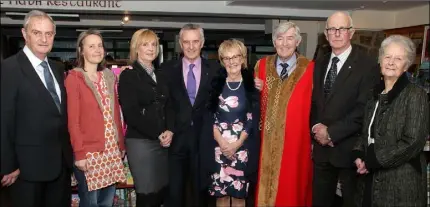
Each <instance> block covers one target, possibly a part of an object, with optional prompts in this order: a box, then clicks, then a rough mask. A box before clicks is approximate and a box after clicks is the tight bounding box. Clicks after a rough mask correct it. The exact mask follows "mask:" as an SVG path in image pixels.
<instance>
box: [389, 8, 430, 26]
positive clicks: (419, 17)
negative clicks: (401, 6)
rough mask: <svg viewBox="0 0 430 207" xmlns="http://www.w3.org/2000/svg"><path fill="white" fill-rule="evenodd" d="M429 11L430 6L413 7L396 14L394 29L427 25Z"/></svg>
mask: <svg viewBox="0 0 430 207" xmlns="http://www.w3.org/2000/svg"><path fill="white" fill-rule="evenodd" d="M429 10H430V6H429V4H427V5H424V6H420V7H414V8H410V9H405V10H401V11H399V12H396V14H395V20H396V25H395V26H396V27H395V28H401V27H409V26H416V25H422V24H429V18H430V17H429V15H430V14H429Z"/></svg>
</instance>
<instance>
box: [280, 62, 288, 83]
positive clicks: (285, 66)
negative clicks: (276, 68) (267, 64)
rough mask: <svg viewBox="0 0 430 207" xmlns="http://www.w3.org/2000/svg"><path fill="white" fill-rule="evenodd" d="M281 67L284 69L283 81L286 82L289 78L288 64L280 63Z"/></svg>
mask: <svg viewBox="0 0 430 207" xmlns="http://www.w3.org/2000/svg"><path fill="white" fill-rule="evenodd" d="M279 65H281V67H282V71H281V75H280V76H281V79H282V80H284V79H285V78H288V71H287V68H288V63H280V64H279Z"/></svg>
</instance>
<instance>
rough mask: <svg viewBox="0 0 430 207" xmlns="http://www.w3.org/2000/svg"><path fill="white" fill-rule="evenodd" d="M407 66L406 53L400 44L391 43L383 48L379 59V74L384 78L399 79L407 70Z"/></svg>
mask: <svg viewBox="0 0 430 207" xmlns="http://www.w3.org/2000/svg"><path fill="white" fill-rule="evenodd" d="M407 65H408V64H407V56H406V51H405V49H404V48H403V47H402V46H401V45H400V44H397V43H394V42H393V43H391V44H389V45H387V46H386V47H385V49H384V54H383V55H382V57H381V59H380V66H381V73H382V75H383V76H384V78H389V79H393V78H394V79H397V78H399V77H400V76H401V75H402V74H403V73H404V72H406V71H407V70H408V68H407Z"/></svg>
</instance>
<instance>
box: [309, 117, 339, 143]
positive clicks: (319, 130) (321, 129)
mask: <svg viewBox="0 0 430 207" xmlns="http://www.w3.org/2000/svg"><path fill="white" fill-rule="evenodd" d="M312 133H314V139H315V140H316V141H317V142H318V143H319V144H320V145H322V146H326V145H328V146H330V147H334V144H333V142H332V141H331V140H330V139H329V136H328V131H327V126H326V125H324V124H321V123H318V124H316V125H315V126H314V127H312Z"/></svg>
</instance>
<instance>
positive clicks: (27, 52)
mask: <svg viewBox="0 0 430 207" xmlns="http://www.w3.org/2000/svg"><path fill="white" fill-rule="evenodd" d="M23 51H24V53H25V55H27V58H28V60H30V63H31V65H32V66H33V68H35V69H37V67H38V66H39V65H40V63H42V60H41V59H39V58H38V57H36V55H34V53H33V52H32V51H31V50H30V48H28V47H27V45H26V46H25V47H24V49H23ZM44 61H46V62H48V58H47V57H45V60H44Z"/></svg>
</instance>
